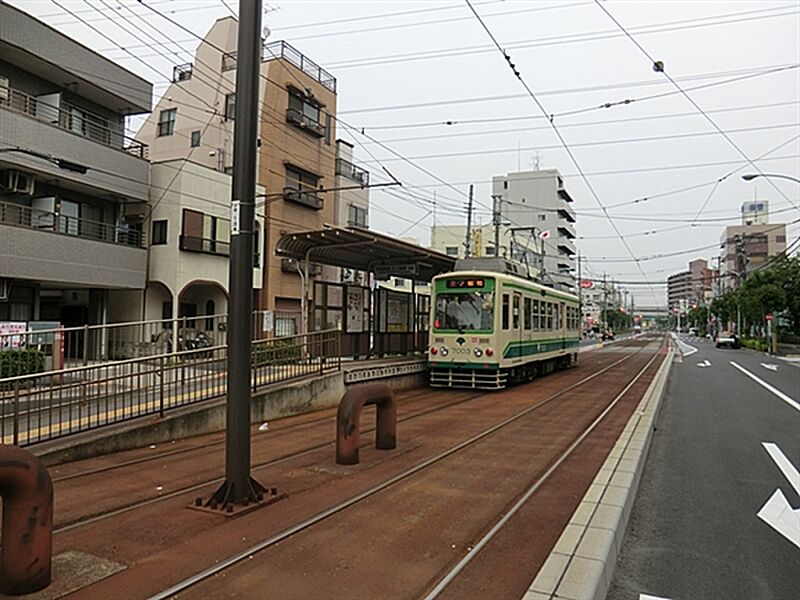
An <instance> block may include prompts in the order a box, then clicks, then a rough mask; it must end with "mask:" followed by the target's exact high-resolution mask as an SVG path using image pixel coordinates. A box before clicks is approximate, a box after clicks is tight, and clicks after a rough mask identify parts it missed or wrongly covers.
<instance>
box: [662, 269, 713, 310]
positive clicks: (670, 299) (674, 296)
mask: <svg viewBox="0 0 800 600" xmlns="http://www.w3.org/2000/svg"><path fill="white" fill-rule="evenodd" d="M717 274H718V273H717V271H716V270H714V269H710V268H709V267H708V261H707V260H705V259H702V258H698V259H695V260H693V261H691V262H690V263H689V270H688V271H683V272H681V273H676V274H674V275H670V276H669V277H668V278H667V306H668V307H669V308H675V307H686V306H692V305H702V304H705V303H707V302H708V301H710V300H711V297H712V292H713V286H714V282H715V280H716V278H717Z"/></svg>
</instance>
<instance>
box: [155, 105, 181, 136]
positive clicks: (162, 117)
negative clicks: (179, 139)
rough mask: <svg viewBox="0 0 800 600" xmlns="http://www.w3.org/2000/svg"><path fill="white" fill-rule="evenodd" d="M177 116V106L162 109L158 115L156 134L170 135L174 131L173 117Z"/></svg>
mask: <svg viewBox="0 0 800 600" xmlns="http://www.w3.org/2000/svg"><path fill="white" fill-rule="evenodd" d="M177 116H178V109H177V108H169V109H167V110H162V111H161V113H160V114H159V115H158V136H159V137H161V136H164V135H172V134H173V133H175V118H176V117H177Z"/></svg>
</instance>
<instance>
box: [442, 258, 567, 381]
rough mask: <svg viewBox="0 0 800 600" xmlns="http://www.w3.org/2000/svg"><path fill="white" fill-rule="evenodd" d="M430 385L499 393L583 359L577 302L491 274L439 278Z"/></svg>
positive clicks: (559, 293)
mask: <svg viewBox="0 0 800 600" xmlns="http://www.w3.org/2000/svg"><path fill="white" fill-rule="evenodd" d="M432 293H433V297H432V302H431V321H430V322H431V330H430V338H429V345H428V367H429V373H430V385H431V386H434V387H454V388H482V389H502V388H504V387H505V386H506V385H508V384H509V383H514V382H518V381H527V380H530V379H532V378H534V377H537V376H539V375H544V374H547V373H550V372H552V371H554V370H556V369H559V368H565V367H568V366H569V365H571V364H572V363H574V362H576V361H577V359H578V344H579V342H580V308H579V304H578V298H577V296H574V295H572V294H569V293H566V292H562V291H559V290H555V289H552V288H549V287H546V286H543V285H539V284H537V283H534V282H532V281H530V280H528V279H523V278H521V277H516V276H514V275H508V274H503V273H496V272H491V271H454V272H452V273H446V274H444V275H439V276H437V277H435V278H434V280H433V286H432Z"/></svg>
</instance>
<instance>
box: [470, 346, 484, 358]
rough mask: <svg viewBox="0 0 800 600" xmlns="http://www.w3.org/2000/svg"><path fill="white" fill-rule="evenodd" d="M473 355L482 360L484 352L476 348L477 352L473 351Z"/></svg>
mask: <svg viewBox="0 0 800 600" xmlns="http://www.w3.org/2000/svg"><path fill="white" fill-rule="evenodd" d="M472 353H473V354H474V355H475V356H477V357H478V358H480V357H481V356H483V350H481V349H480V348H475V350H473V351H472Z"/></svg>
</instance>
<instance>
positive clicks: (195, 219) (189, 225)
mask: <svg viewBox="0 0 800 600" xmlns="http://www.w3.org/2000/svg"><path fill="white" fill-rule="evenodd" d="M230 241H231V224H230V221H229V220H228V219H223V218H222V217H215V216H212V215H206V214H203V213H201V212H198V211H195V210H189V209H188V208H184V209H183V227H182V229H181V237H180V249H181V250H187V251H189V252H206V253H208V254H218V255H220V256H228V255H229V254H230Z"/></svg>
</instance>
